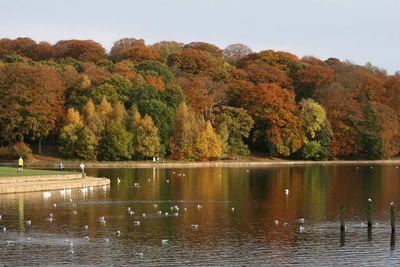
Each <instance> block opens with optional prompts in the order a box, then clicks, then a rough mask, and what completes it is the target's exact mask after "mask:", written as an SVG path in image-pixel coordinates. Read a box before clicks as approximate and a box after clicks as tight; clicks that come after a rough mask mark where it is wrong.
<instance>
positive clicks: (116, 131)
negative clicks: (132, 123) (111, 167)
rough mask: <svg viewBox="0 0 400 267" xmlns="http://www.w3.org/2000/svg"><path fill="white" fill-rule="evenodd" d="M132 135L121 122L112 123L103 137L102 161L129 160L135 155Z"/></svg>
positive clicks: (101, 146) (100, 157)
mask: <svg viewBox="0 0 400 267" xmlns="http://www.w3.org/2000/svg"><path fill="white" fill-rule="evenodd" d="M132 137H133V136H132V134H131V133H129V132H128V131H126V129H125V128H124V126H123V125H122V124H121V123H119V122H110V123H109V124H108V125H107V126H106V128H105V130H104V132H103V135H102V139H101V142H100V147H99V149H100V151H99V155H98V158H99V159H100V160H129V159H131V158H132V155H133V145H132Z"/></svg>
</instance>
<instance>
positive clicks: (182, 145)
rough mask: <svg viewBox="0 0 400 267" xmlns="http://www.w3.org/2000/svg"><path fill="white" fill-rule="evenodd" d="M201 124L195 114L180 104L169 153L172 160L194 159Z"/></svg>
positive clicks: (183, 104)
mask: <svg viewBox="0 0 400 267" xmlns="http://www.w3.org/2000/svg"><path fill="white" fill-rule="evenodd" d="M202 125H203V123H201V122H200V121H199V119H198V118H196V115H195V113H194V112H193V111H192V110H190V109H189V107H188V106H187V105H186V104H185V103H182V104H181V105H179V107H178V108H177V110H176V118H175V122H174V126H173V131H172V136H171V138H170V140H169V152H170V155H171V157H172V158H174V159H195V157H196V155H195V143H196V141H197V139H198V138H199V136H200V129H201V127H202Z"/></svg>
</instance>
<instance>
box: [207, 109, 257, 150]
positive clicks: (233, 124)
mask: <svg viewBox="0 0 400 267" xmlns="http://www.w3.org/2000/svg"><path fill="white" fill-rule="evenodd" d="M214 117H215V119H214V124H215V125H216V129H217V131H218V133H219V134H220V136H221V139H222V140H226V144H225V146H224V150H223V152H224V154H227V155H231V156H246V155H249V153H250V151H249V148H248V147H247V145H246V144H245V143H244V142H243V139H244V138H248V137H249V134H250V130H251V129H252V128H253V124H254V122H253V119H252V118H251V116H250V115H249V114H248V113H247V111H246V110H245V109H243V108H234V107H229V106H224V107H223V108H222V111H221V112H220V113H217V114H215V116H214Z"/></svg>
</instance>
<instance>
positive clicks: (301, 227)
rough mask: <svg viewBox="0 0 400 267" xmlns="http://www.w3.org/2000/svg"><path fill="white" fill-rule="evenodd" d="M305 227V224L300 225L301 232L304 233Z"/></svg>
mask: <svg viewBox="0 0 400 267" xmlns="http://www.w3.org/2000/svg"><path fill="white" fill-rule="evenodd" d="M304 230H305V227H304V226H303V225H300V227H299V231H300V233H304Z"/></svg>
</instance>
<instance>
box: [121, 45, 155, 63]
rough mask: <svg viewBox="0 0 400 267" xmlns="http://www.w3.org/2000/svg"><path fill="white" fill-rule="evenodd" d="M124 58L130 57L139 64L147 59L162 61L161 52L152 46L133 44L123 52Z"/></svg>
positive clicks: (122, 56)
mask: <svg viewBox="0 0 400 267" xmlns="http://www.w3.org/2000/svg"><path fill="white" fill-rule="evenodd" d="M121 58H122V59H129V60H130V61H132V62H133V63H134V64H139V63H141V62H143V61H145V60H157V61H161V60H162V59H161V57H160V54H158V52H157V51H156V50H155V49H153V48H151V47H146V46H138V45H135V46H131V47H130V48H128V49H127V50H125V51H124V52H123V53H122V54H121Z"/></svg>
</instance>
